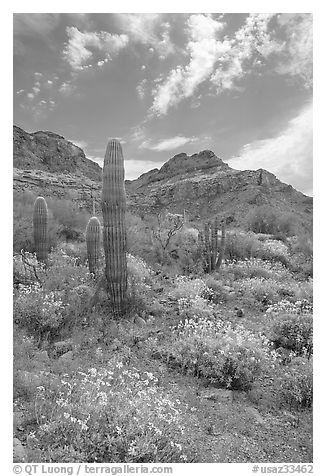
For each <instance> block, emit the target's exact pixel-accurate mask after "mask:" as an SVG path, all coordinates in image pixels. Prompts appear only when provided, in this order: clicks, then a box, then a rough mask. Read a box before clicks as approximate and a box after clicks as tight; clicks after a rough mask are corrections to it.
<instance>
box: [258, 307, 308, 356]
mask: <svg viewBox="0 0 326 476" xmlns="http://www.w3.org/2000/svg"><path fill="white" fill-rule="evenodd" d="M268 314H269V315H270V316H271V322H270V324H269V328H268V330H267V335H268V338H269V339H270V340H271V341H272V342H273V343H274V345H275V347H283V348H285V349H289V350H292V351H293V352H294V353H295V355H306V354H307V355H308V356H310V355H311V354H312V348H313V319H312V314H308V313H307V312H304V313H301V312H300V313H294V312H292V313H288V314H283V313H281V314H273V313H272V312H269V313H268Z"/></svg>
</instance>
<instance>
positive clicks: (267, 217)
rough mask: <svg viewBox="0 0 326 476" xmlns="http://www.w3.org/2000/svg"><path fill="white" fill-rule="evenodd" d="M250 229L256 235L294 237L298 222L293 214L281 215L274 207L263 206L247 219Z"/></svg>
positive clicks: (253, 211) (252, 212)
mask: <svg viewBox="0 0 326 476" xmlns="http://www.w3.org/2000/svg"><path fill="white" fill-rule="evenodd" d="M247 226H248V229H249V230H251V231H253V232H255V233H264V234H272V235H277V234H279V233H281V234H284V235H286V236H293V235H295V233H296V230H297V226H298V224H297V220H296V218H295V217H294V215H293V214H291V213H286V214H280V212H278V211H277V210H276V209H275V208H274V207H271V206H269V205H262V206H260V207H257V208H255V209H254V210H252V211H251V212H250V213H249V214H248V217H247Z"/></svg>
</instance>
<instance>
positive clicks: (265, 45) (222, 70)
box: [211, 13, 282, 94]
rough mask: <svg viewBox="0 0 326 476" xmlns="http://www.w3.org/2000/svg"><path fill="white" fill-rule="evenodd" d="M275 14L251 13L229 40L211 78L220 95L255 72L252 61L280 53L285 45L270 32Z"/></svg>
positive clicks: (235, 86)
mask: <svg viewBox="0 0 326 476" xmlns="http://www.w3.org/2000/svg"><path fill="white" fill-rule="evenodd" d="M274 16H275V14H269V13H251V14H250V15H249V16H248V17H247V18H246V21H245V23H244V25H243V26H242V27H241V28H239V30H238V31H237V32H236V33H235V35H234V38H233V39H231V40H227V41H226V44H227V45H228V48H226V51H225V54H224V55H222V56H221V58H220V61H219V63H218V65H217V68H216V71H215V73H214V74H213V75H212V77H211V81H212V83H213V85H214V86H215V87H216V93H217V94H221V93H222V92H223V91H226V90H231V89H237V82H239V80H241V78H243V77H244V76H245V75H247V74H249V73H251V72H252V69H253V64H252V62H253V60H256V59H257V56H258V58H259V60H258V61H259V63H260V64H261V63H262V61H264V60H266V59H267V58H268V57H269V56H270V55H272V54H276V53H278V52H280V50H281V49H282V46H281V44H280V43H279V42H277V41H275V40H273V39H272V37H271V35H270V33H269V32H268V26H269V23H270V21H271V19H272V18H273V17H274Z"/></svg>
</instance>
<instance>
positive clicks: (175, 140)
mask: <svg viewBox="0 0 326 476" xmlns="http://www.w3.org/2000/svg"><path fill="white" fill-rule="evenodd" d="M196 140H197V139H196V138H195V137H184V136H175V137H170V138H169V139H164V140H162V141H160V142H156V143H153V142H151V141H144V142H142V144H141V145H140V147H141V148H142V149H149V150H155V151H157V152H161V151H163V150H173V149H177V148H178V147H181V146H182V145H185V144H188V143H190V142H195V141H196Z"/></svg>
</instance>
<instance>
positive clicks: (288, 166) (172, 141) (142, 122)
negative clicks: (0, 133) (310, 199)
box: [13, 13, 313, 195]
mask: <svg viewBox="0 0 326 476" xmlns="http://www.w3.org/2000/svg"><path fill="white" fill-rule="evenodd" d="M13 17H14V18H13V21H14V27H13V33H14V38H13V53H14V58H13V66H14V69H13V93H14V99H13V118H14V124H16V125H18V126H20V127H22V128H23V129H24V130H26V131H28V132H34V131H37V130H49V131H52V132H56V133H58V134H60V135H63V136H64V137H65V138H66V139H68V140H71V141H72V142H74V143H75V144H76V145H79V146H80V147H81V148H82V149H83V150H84V152H85V154H86V156H87V157H88V158H90V159H92V160H94V161H96V162H98V163H99V164H100V165H102V162H103V157H104V153H105V148H106V144H107V141H108V139H110V138H113V137H115V138H118V139H119V140H120V141H121V143H122V147H123V151H124V157H125V170H126V178H128V179H134V178H137V177H138V176H139V175H140V174H142V173H144V172H146V171H148V170H150V169H153V168H156V167H157V168H159V167H161V165H162V164H163V163H164V162H166V161H167V160H168V159H169V158H171V157H173V156H174V155H175V154H178V153H181V152H186V153H187V154H194V153H197V152H199V151H201V150H204V149H209V150H212V151H214V152H215V154H216V155H217V156H218V157H220V158H222V159H223V160H224V161H225V162H227V163H228V164H229V165H230V166H231V167H233V168H236V169H240V170H246V169H258V168H265V169H267V170H269V171H270V172H272V173H274V174H275V175H276V176H277V177H278V178H279V179H280V180H282V181H284V182H286V183H289V184H291V185H292V186H293V187H295V188H296V189H298V190H300V191H302V192H303V193H305V194H307V195H312V193H313V190H312V164H313V161H312V15H311V14H303V13H298V14H295V13H289V14H286V13H281V14H277V13H271V14H266V13H250V14H245V13H230V14H228V13H211V14H209V13H194V14H191V13H170V14H168V13H161V14H158V13H150V14H141V13H135V14H128V13H100V14H95V13H89V14H87V13H61V14H60V13H15V14H14V15H13Z"/></svg>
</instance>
